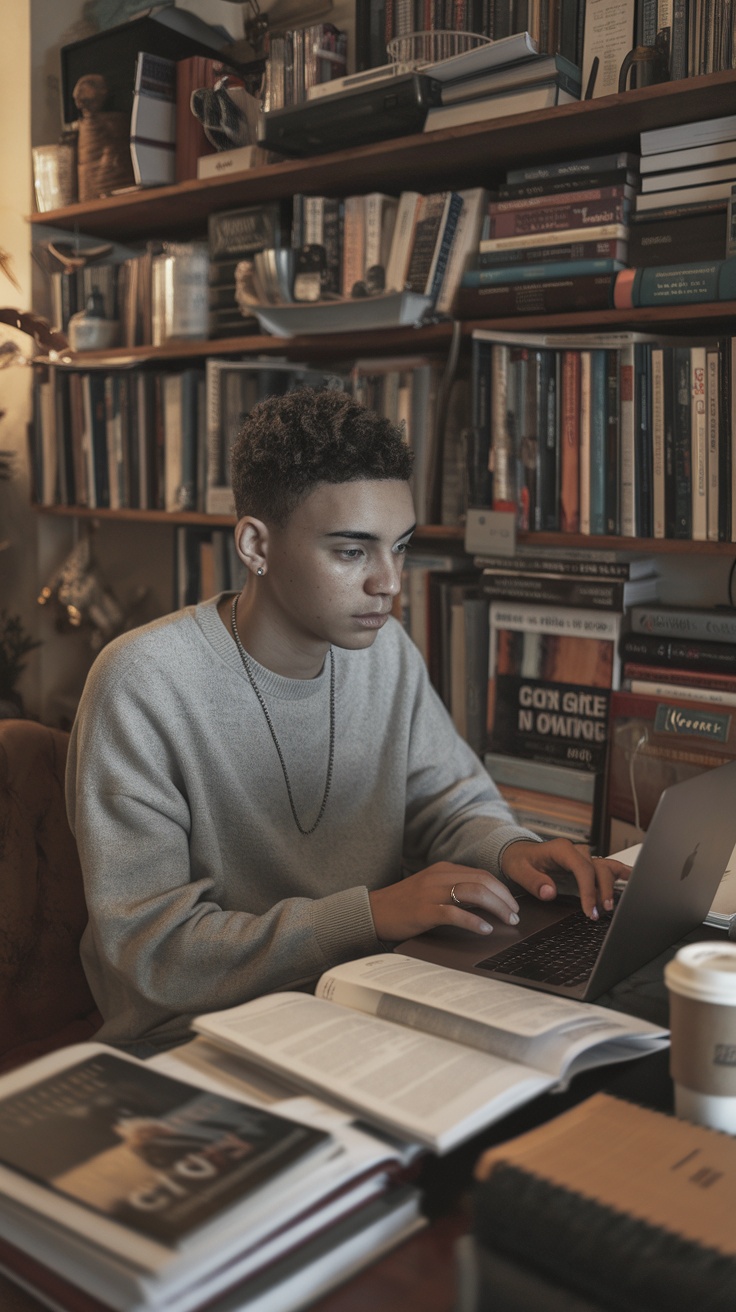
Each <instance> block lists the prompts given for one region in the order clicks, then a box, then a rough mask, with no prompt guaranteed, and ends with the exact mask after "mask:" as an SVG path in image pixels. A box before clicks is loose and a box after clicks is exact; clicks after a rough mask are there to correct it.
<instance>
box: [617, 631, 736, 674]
mask: <svg viewBox="0 0 736 1312" xmlns="http://www.w3.org/2000/svg"><path fill="white" fill-rule="evenodd" d="M620 650H621V656H622V658H623V660H624V661H639V662H641V663H643V664H646V665H663V664H665V665H670V666H673V667H679V668H681V669H683V670H701V671H706V670H707V671H712V672H713V673H719V672H720V673H726V672H728V673H734V674H736V643H733V642H701V641H697V640H687V639H680V638H666V637H653V636H650V635H649V634H644V633H625V634H624V635H623V636H622V638H621V644H620Z"/></svg>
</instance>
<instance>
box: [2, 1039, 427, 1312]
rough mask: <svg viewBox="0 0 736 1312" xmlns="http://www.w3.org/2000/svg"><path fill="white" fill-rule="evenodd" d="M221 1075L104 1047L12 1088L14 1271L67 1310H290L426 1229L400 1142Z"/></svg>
mask: <svg viewBox="0 0 736 1312" xmlns="http://www.w3.org/2000/svg"><path fill="white" fill-rule="evenodd" d="M213 1076H214V1071H213V1072H212V1073H210V1074H202V1072H201V1071H197V1070H196V1069H195V1068H194V1067H193V1066H192V1065H187V1063H186V1062H182V1061H179V1062H177V1063H175V1066H174V1074H173V1075H172V1074H168V1073H166V1072H165V1070H160V1069H156V1061H154V1062H152V1063H149V1062H146V1063H143V1062H139V1061H136V1060H135V1059H134V1058H131V1057H126V1056H122V1055H119V1054H117V1053H113V1051H112V1050H111V1049H109V1048H105V1047H104V1046H103V1045H100V1044H84V1045H77V1046H74V1047H71V1048H66V1049H63V1050H62V1051H60V1052H58V1053H54V1054H52V1055H51V1056H49V1057H45V1058H42V1059H40V1060H39V1061H36V1062H31V1063H29V1064H28V1065H26V1066H24V1067H22V1068H21V1069H20V1070H18V1071H16V1072H12V1073H11V1074H9V1075H5V1076H3V1078H2V1080H1V1081H0V1262H1V1263H2V1267H3V1270H4V1271H5V1273H6V1274H7V1275H9V1276H10V1277H11V1278H12V1279H14V1280H17V1281H18V1283H19V1284H21V1285H22V1286H23V1287H24V1288H26V1289H27V1290H29V1291H31V1292H32V1293H34V1294H35V1295H37V1296H38V1297H39V1298H40V1299H41V1300H42V1301H43V1302H44V1303H48V1304H49V1305H50V1306H52V1307H54V1308H57V1309H64V1310H65V1312H157V1310H158V1309H164V1308H165V1309H166V1312H195V1309H200V1308H204V1307H206V1308H207V1309H209V1310H210V1312H227V1309H232V1308H233V1307H235V1306H236V1305H237V1306H238V1307H240V1306H243V1305H245V1304H247V1306H248V1308H249V1309H253V1312H265V1310H266V1309H271V1310H272V1309H273V1308H275V1307H278V1308H279V1309H283V1312H287V1309H295V1308H298V1307H301V1306H303V1305H304V1303H306V1302H309V1301H311V1300H312V1299H313V1298H315V1297H316V1296H317V1295H319V1294H321V1293H323V1292H324V1291H325V1290H326V1289H329V1288H331V1287H332V1286H333V1285H334V1284H335V1283H337V1282H339V1280H340V1279H344V1278H345V1276H346V1275H348V1274H352V1273H353V1272H354V1271H356V1270H358V1269H359V1268H360V1267H361V1266H362V1265H363V1264H364V1263H365V1262H366V1261H369V1260H372V1259H373V1258H374V1257H375V1256H376V1255H377V1254H379V1253H380V1252H381V1251H385V1249H386V1248H387V1247H390V1246H392V1245H393V1244H395V1243H396V1242H398V1241H399V1240H400V1239H402V1238H404V1237H405V1236H406V1235H408V1234H411V1233H412V1232H413V1231H414V1230H415V1229H417V1228H418V1227H419V1226H420V1225H421V1224H423V1223H422V1221H421V1220H420V1218H419V1215H418V1204H419V1195H418V1192H417V1190H416V1189H415V1188H413V1187H411V1186H409V1185H406V1184H405V1183H404V1179H405V1173H404V1170H403V1167H404V1163H405V1162H406V1161H408V1160H409V1159H410V1156H411V1154H410V1153H409V1152H408V1151H407V1150H406V1149H405V1148H402V1147H401V1145H390V1144H388V1143H387V1142H385V1141H384V1140H382V1139H380V1138H377V1137H375V1136H372V1135H369V1134H368V1133H365V1132H362V1131H360V1130H359V1129H358V1128H357V1127H355V1126H352V1125H350V1124H347V1123H346V1118H345V1117H344V1116H343V1117H338V1116H336V1115H335V1114H334V1112H331V1111H330V1109H329V1108H327V1107H324V1106H322V1107H319V1106H317V1105H316V1104H312V1105H311V1106H310V1105H308V1102H307V1100H305V1099H302V1100H300V1102H301V1106H300V1107H299V1106H293V1105H292V1103H291V1101H290V1100H287V1101H285V1102H284V1103H283V1104H282V1107H283V1111H282V1109H281V1108H279V1110H278V1111H275V1110H274V1109H273V1107H271V1108H267V1107H266V1106H265V1105H264V1104H263V1103H262V1102H260V1103H259V1100H258V1099H255V1098H253V1097H252V1096H249V1094H248V1092H247V1091H246V1087H245V1085H244V1084H238V1082H237V1081H235V1080H231V1081H229V1082H227V1081H225V1080H223V1079H222V1078H220V1079H219V1080H217V1079H215V1078H213ZM300 1112H301V1117H300V1114H299V1113H300ZM326 1231H327V1232H328V1237H327V1238H326V1237H325V1232H326Z"/></svg>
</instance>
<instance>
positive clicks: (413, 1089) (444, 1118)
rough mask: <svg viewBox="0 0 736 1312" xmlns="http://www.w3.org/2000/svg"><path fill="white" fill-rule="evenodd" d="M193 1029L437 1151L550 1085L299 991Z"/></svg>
mask: <svg viewBox="0 0 736 1312" xmlns="http://www.w3.org/2000/svg"><path fill="white" fill-rule="evenodd" d="M194 1028H195V1029H196V1030H198V1031H199V1032H200V1033H201V1034H205V1035H206V1036H207V1037H208V1038H209V1039H211V1040H213V1041H214V1042H215V1043H221V1044H224V1045H225V1046H226V1047H231V1048H233V1049H235V1050H236V1051H239V1052H243V1053H245V1055H246V1056H247V1057H248V1058H249V1059H251V1060H254V1061H257V1062H259V1063H261V1064H262V1065H264V1066H265V1067H266V1068H267V1069H269V1070H272V1071H276V1072H278V1073H288V1074H289V1075H290V1076H291V1078H292V1079H294V1080H298V1081H299V1082H300V1083H301V1084H302V1085H304V1086H305V1087H306V1088H309V1089H312V1090H318V1091H319V1092H320V1093H322V1094H323V1095H325V1096H327V1097H331V1098H335V1099H338V1100H340V1101H343V1102H347V1103H348V1104H349V1105H350V1106H351V1107H355V1108H358V1109H359V1110H360V1111H361V1112H362V1113H363V1114H364V1115H366V1116H368V1117H369V1118H375V1119H376V1120H377V1121H378V1123H379V1124H380V1125H386V1126H388V1127H389V1128H390V1129H391V1130H393V1131H394V1132H395V1133H397V1134H399V1135H401V1136H402V1137H404V1138H409V1139H418V1140H419V1141H420V1142H422V1143H425V1144H427V1145H429V1146H430V1147H432V1148H434V1149H435V1150H436V1151H438V1152H444V1151H447V1150H448V1149H449V1148H452V1147H454V1146H455V1144H457V1143H461V1142H462V1141H463V1140H464V1139H466V1138H468V1137H469V1136H470V1135H471V1134H473V1133H475V1131H476V1130H478V1129H480V1128H481V1127H483V1126H485V1125H490V1124H491V1123H492V1122H493V1121H494V1120H496V1119H498V1118H499V1117H500V1116H503V1115H504V1114H505V1113H506V1112H507V1111H510V1110H511V1109H512V1108H514V1107H517V1106H521V1105H522V1104H523V1103H524V1102H526V1101H528V1099H530V1098H532V1097H534V1095H535V1094H537V1093H541V1092H543V1091H544V1090H545V1089H547V1088H549V1086H550V1085H551V1084H552V1083H553V1080H552V1079H551V1078H550V1077H549V1076H548V1075H543V1074H542V1073H541V1072H539V1071H533V1070H531V1069H530V1068H529V1067H526V1066H521V1065H517V1064H515V1063H514V1064H512V1063H510V1062H507V1061H504V1060H502V1059H501V1058H498V1057H495V1056H492V1055H490V1054H487V1053H482V1052H478V1051H477V1050H475V1049H470V1048H465V1047H461V1046H460V1045H459V1044H457V1043H452V1042H449V1041H448V1040H446V1039H442V1038H437V1037H435V1036H434V1035H429V1034H423V1033H420V1032H417V1031H415V1030H412V1029H408V1028H407V1027H405V1026H403V1025H393V1024H390V1023H388V1022H387V1021H385V1020H381V1019H378V1018H377V1017H375V1016H368V1015H365V1014H362V1013H360V1012H357V1011H351V1010H348V1009H347V1008H345V1007H341V1006H336V1005H335V1004H333V1003H329V1002H327V1001H325V1000H324V999H323V998H313V997H310V996H309V995H308V994H303V993H277V994H272V995H270V996H268V997H264V998H256V999H254V1000H253V1001H252V1002H246V1003H244V1004H243V1005H242V1006H241V1007H233V1008H231V1009H230V1010H228V1011H221V1012H215V1013H212V1014H210V1015H207V1016H199V1017H198V1018H197V1019H196V1020H195V1022H194Z"/></svg>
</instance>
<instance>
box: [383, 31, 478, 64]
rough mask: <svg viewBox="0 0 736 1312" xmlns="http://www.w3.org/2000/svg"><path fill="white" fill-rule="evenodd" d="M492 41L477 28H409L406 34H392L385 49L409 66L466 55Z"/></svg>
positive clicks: (394, 61)
mask: <svg viewBox="0 0 736 1312" xmlns="http://www.w3.org/2000/svg"><path fill="white" fill-rule="evenodd" d="M491 44H492V43H491V38H490V37H488V36H480V35H479V34H478V33H477V32H445V31H436V32H408V33H407V34H406V36H395V37H393V38H392V40H391V41H389V42H388V44H387V46H386V52H387V54H388V57H389V59H390V61H391V63H392V64H400V65H401V67H402V69H410V68H422V67H423V66H424V65H425V64H436V63H438V61H439V60H440V59H451V58H452V56H453V55H464V54H465V52H466V51H467V50H475V49H476V47H477V46H489V45H491Z"/></svg>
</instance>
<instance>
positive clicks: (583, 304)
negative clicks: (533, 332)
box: [455, 273, 619, 319]
mask: <svg viewBox="0 0 736 1312" xmlns="http://www.w3.org/2000/svg"><path fill="white" fill-rule="evenodd" d="M617 276H619V275H617V274H609V273H589V274H582V275H581V276H580V277H579V278H554V279H545V280H543V281H540V282H532V283H505V284H503V285H501V286H499V287H460V288H459V289H458V293H457V297H456V300H455V312H456V315H457V317H458V318H461V319H494V318H503V317H506V316H515V315H522V314H553V313H555V311H558V310H561V311H565V310H608V309H610V308H611V304H612V295H613V284H614V281H615V279H616V277H617Z"/></svg>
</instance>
